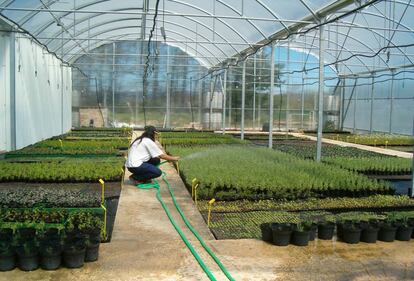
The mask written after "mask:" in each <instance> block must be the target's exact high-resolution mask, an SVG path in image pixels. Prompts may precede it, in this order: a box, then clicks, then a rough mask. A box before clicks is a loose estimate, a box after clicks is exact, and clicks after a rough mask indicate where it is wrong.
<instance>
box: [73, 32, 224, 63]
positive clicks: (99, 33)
mask: <svg viewBox="0 0 414 281" xmlns="http://www.w3.org/2000/svg"><path fill="white" fill-rule="evenodd" d="M128 28H136V27H135V26H126V27H124V26H122V27H116V28H113V29H108V30H104V31H102V32H98V33H96V34H94V36H98V35H101V34H104V33H107V32H111V31H116V30H119V29H128ZM168 32H171V33H175V34H177V35H180V36H182V37H184V38H186V39H188V40H190V41H192V39H191V38H189V37H187V36H185V35H182V34H180V33H178V32H176V31H174V30H168ZM74 48H76V44H75V45H74V46H72V48H70V49H68V51H67V52H71V51H72V50H73V49H74ZM190 48H191V49H193V48H192V47H190ZM194 51H195V50H194ZM207 51H208V50H207ZM206 60H207V61H209V63H210V64H211V65H213V64H212V63H211V61H210V59H208V58H206ZM217 60H218V59H217Z"/></svg>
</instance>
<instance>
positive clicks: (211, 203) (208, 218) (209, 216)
mask: <svg viewBox="0 0 414 281" xmlns="http://www.w3.org/2000/svg"><path fill="white" fill-rule="evenodd" d="M214 202H216V199H214V198H213V199H211V200H210V201H208V216H207V226H208V227H210V219H211V207H212V206H213V203H214Z"/></svg>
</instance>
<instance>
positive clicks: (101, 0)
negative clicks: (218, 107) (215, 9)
mask: <svg viewBox="0 0 414 281" xmlns="http://www.w3.org/2000/svg"><path fill="white" fill-rule="evenodd" d="M105 1H108V0H100V1H96V2H99V3H101V2H105ZM132 9H139V8H122V9H116V10H114V11H123V10H132ZM169 13H171V14H176V13H173V12H169ZM69 14H70V13H66V14H65V15H64V16H62V17H66V16H67V15H69ZM101 15H104V14H94V15H92V16H89V17H86V18H84V19H82V20H80V21H78V22H77V23H82V22H84V21H86V20H89V19H91V18H94V17H97V16H101ZM183 18H185V19H188V20H190V21H192V22H195V23H197V24H200V25H201V26H203V27H205V28H206V29H208V30H210V31H211V32H213V29H212V28H211V27H209V26H208V25H206V24H204V23H202V22H200V21H198V20H195V19H193V18H191V17H188V16H183ZM53 23H54V21H51V22H50V23H49V24H47V25H46V26H44V28H42V30H41V31H36V33H35V36H37V35H39V34H40V33H41V32H43V31H44V30H45V29H47V28H48V27H49V26H51V25H52V24H53ZM73 25H74V24H70V25H68V26H67V28H68V29H70V28H72V27H73ZM61 32H62V31H61V30H59V31H58V32H57V33H55V34H54V36H58V35H59V34H60V33H61ZM216 35H217V36H219V37H220V38H221V39H222V40H223V41H224V42H226V43H227V44H228V45H229V46H230V47H231V48H232V49H233V50H234V51H235V52H236V53H238V50H237V49H236V48H234V47H233V45H232V44H231V43H230V42H229V41H228V40H227V39H226V38H225V37H224V36H223V35H221V34H220V33H218V32H216ZM203 38H205V39H206V41H211V40H209V39H207V38H206V37H204V36H203ZM46 44H47V43H46ZM200 45H201V44H200ZM212 45H213V46H214V47H215V48H216V49H218V50H219V51H221V48H220V47H218V46H217V45H216V44H214V43H212ZM223 54H224V53H223ZM225 56H228V55H227V54H225Z"/></svg>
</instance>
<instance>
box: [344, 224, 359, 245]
mask: <svg viewBox="0 0 414 281" xmlns="http://www.w3.org/2000/svg"><path fill="white" fill-rule="evenodd" d="M360 239H361V228H359V227H358V226H355V225H352V224H344V225H343V228H342V241H344V242H345V243H348V244H357V243H359V241H360Z"/></svg>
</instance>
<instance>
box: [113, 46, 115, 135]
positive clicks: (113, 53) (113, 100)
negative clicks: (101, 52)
mask: <svg viewBox="0 0 414 281" xmlns="http://www.w3.org/2000/svg"><path fill="white" fill-rule="evenodd" d="M112 126H113V127H114V126H115V42H113V43H112Z"/></svg>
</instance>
